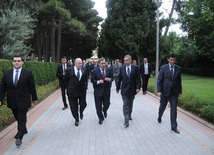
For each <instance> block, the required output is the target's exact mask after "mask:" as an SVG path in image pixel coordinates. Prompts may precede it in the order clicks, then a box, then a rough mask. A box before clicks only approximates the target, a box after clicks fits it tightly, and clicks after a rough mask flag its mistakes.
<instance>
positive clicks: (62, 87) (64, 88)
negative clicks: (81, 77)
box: [60, 82, 68, 107]
mask: <svg viewBox="0 0 214 155" xmlns="http://www.w3.org/2000/svg"><path fill="white" fill-rule="evenodd" d="M60 87H61V92H62V101H63V103H64V107H68V104H67V103H66V97H65V90H66V88H67V85H66V84H65V82H63V83H62V84H61V86H60Z"/></svg>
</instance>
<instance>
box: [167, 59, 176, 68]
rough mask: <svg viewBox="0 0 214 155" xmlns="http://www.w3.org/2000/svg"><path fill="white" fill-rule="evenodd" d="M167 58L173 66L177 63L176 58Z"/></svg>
mask: <svg viewBox="0 0 214 155" xmlns="http://www.w3.org/2000/svg"><path fill="white" fill-rule="evenodd" d="M167 60H168V61H169V64H170V65H172V66H173V65H174V64H175V61H176V58H172V57H170V58H168V59H167Z"/></svg>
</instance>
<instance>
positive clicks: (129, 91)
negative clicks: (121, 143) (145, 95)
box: [116, 55, 141, 127]
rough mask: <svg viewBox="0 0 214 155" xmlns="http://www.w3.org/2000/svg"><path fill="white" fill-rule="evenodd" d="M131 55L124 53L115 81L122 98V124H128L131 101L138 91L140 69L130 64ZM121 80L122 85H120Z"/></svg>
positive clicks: (131, 106)
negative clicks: (122, 63) (122, 62)
mask: <svg viewBox="0 0 214 155" xmlns="http://www.w3.org/2000/svg"><path fill="white" fill-rule="evenodd" d="M131 62H132V57H131V56H130V55H126V56H125V57H124V64H125V65H124V66H122V67H120V75H119V79H118V83H117V88H116V92H117V93H119V90H120V88H121V95H122V99H123V114H124V118H125V123H124V126H125V127H128V126H129V120H132V117H131V113H132V108H133V101H134V98H135V95H136V94H137V93H138V92H139V91H140V85H141V79H140V71H139V68H138V67H137V66H136V65H132V64H131ZM121 82H122V85H121Z"/></svg>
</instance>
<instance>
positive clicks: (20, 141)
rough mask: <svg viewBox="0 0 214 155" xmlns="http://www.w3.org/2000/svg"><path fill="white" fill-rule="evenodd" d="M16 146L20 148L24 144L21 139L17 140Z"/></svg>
mask: <svg viewBox="0 0 214 155" xmlns="http://www.w3.org/2000/svg"><path fill="white" fill-rule="evenodd" d="M15 144H16V146H17V147H19V146H20V145H21V144H22V140H21V139H16V142H15Z"/></svg>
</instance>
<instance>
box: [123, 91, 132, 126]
mask: <svg viewBox="0 0 214 155" xmlns="http://www.w3.org/2000/svg"><path fill="white" fill-rule="evenodd" d="M134 98H135V95H132V94H130V95H122V99H123V115H124V118H125V123H128V122H129V118H130V116H131V113H132V109H133V101H134Z"/></svg>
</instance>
